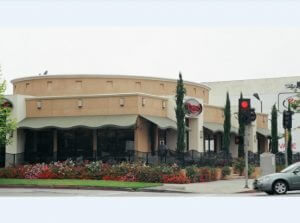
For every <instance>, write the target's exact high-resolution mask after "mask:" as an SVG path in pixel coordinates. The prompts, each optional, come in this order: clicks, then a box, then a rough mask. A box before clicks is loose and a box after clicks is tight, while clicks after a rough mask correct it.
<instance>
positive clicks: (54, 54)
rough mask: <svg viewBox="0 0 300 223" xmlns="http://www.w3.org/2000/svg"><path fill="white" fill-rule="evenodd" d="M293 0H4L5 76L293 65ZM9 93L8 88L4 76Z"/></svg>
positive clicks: (299, 65)
mask: <svg viewBox="0 0 300 223" xmlns="http://www.w3.org/2000/svg"><path fill="white" fill-rule="evenodd" d="M299 11H300V3H298V2H297V1H279V0H277V1H252V2H248V1H246V0H242V1H227V0H223V1H221V0H219V1H205V0H202V1H201V0H200V1H180V0H177V1H176V0H175V1H172V2H171V1H166V0H165V1H164V0H163V1H146V0H142V1H115V2H114V3H110V2H109V1H96V0H93V1H72V0H65V1H47V0H42V1H31V2H29V1H22V2H20V1H16V0H11V1H3V0H0V64H1V67H2V73H3V74H4V77H5V78H6V79H7V80H11V79H13V78H17V77H22V76H29V75H38V73H40V72H43V71H44V70H48V71H49V73H50V74H134V75H147V76H158V77H167V78H177V74H178V72H179V71H181V72H182V73H183V77H184V79H186V80H190V81H197V82H207V81H220V80H232V79H249V78H261V77H280V76H286V75H288V76H295V75H299V73H300V72H299V71H300V41H299V40H300V13H299ZM8 93H11V86H10V85H9V88H8Z"/></svg>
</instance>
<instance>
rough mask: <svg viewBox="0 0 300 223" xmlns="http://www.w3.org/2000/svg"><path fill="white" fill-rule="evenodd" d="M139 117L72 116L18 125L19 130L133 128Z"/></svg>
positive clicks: (35, 120) (39, 119)
mask: <svg viewBox="0 0 300 223" xmlns="http://www.w3.org/2000/svg"><path fill="white" fill-rule="evenodd" d="M136 119H137V115H103V116H72V117H41V118H26V119H24V120H22V121H21V122H19V123H18V127H19V128H32V129H41V128H49V127H55V128H64V129H67V128H74V127H88V128H103V127H107V126H116V127H121V128H125V127H131V126H133V125H135V123H136Z"/></svg>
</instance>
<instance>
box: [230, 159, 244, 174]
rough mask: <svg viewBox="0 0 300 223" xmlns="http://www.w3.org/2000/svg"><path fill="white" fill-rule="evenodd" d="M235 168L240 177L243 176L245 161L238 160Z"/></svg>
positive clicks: (234, 163) (234, 164)
mask: <svg viewBox="0 0 300 223" xmlns="http://www.w3.org/2000/svg"><path fill="white" fill-rule="evenodd" d="M233 168H234V169H235V170H236V171H238V173H239V175H240V176H242V175H243V173H244V169H245V160H244V159H242V158H238V159H236V160H235V161H234V162H233Z"/></svg>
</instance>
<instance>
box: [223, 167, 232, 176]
mask: <svg viewBox="0 0 300 223" xmlns="http://www.w3.org/2000/svg"><path fill="white" fill-rule="evenodd" d="M230 172H231V170H230V168H229V166H224V167H223V168H222V177H226V176H228V175H230Z"/></svg>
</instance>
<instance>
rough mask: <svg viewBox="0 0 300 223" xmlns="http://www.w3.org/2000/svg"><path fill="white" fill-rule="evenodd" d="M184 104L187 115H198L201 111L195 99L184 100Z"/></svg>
mask: <svg viewBox="0 0 300 223" xmlns="http://www.w3.org/2000/svg"><path fill="white" fill-rule="evenodd" d="M184 106H185V108H186V111H187V115H188V116H198V115H200V114H201V112H202V105H201V104H200V103H199V102H198V101H197V100H195V99H188V100H186V101H185V103H184Z"/></svg>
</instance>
